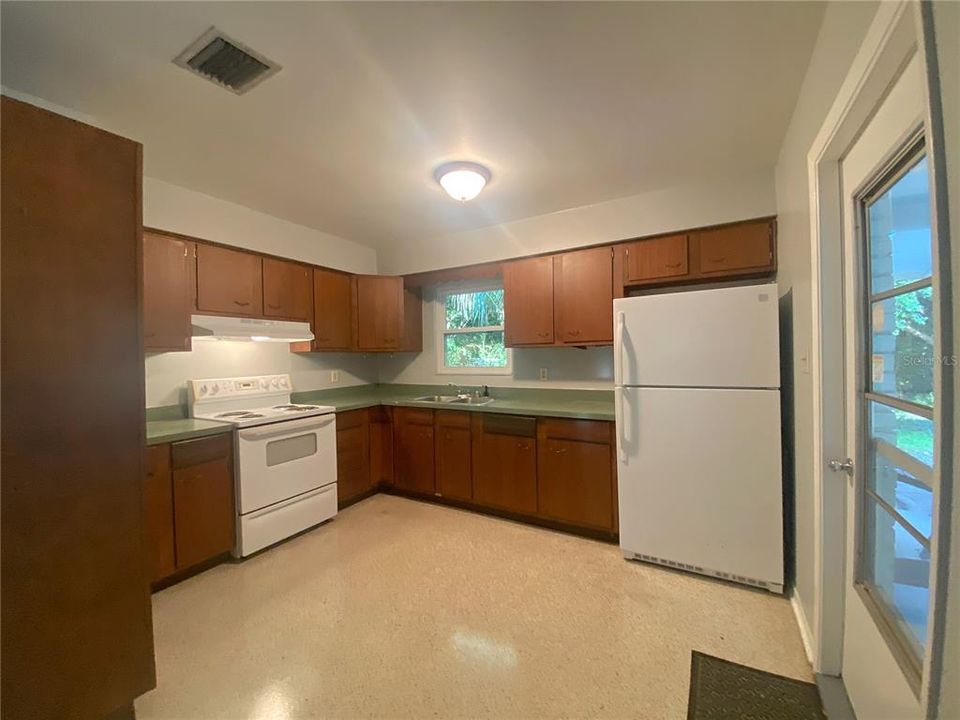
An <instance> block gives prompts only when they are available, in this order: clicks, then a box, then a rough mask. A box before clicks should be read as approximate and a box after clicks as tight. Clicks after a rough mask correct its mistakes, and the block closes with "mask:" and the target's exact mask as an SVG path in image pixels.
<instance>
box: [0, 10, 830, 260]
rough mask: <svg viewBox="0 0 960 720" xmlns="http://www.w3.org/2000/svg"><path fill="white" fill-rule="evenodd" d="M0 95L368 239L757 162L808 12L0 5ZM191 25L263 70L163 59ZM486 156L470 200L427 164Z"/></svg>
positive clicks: (184, 41)
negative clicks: (220, 35) (203, 73)
mask: <svg viewBox="0 0 960 720" xmlns="http://www.w3.org/2000/svg"><path fill="white" fill-rule="evenodd" d="M0 7H2V82H3V85H4V86H5V87H9V88H12V89H14V90H17V91H20V92H24V93H28V94H31V95H35V96H38V97H40V98H43V99H46V100H48V101H50V102H52V103H56V104H59V105H62V106H65V107H68V108H72V109H74V110H77V111H79V112H82V113H86V114H88V115H90V116H93V117H94V118H97V120H98V121H99V122H101V123H102V124H104V125H105V126H108V127H111V128H113V129H115V130H116V131H118V132H121V133H123V134H126V135H128V136H130V137H134V138H137V139H139V140H141V141H142V142H143V143H144V148H145V150H144V162H145V172H146V174H148V175H150V176H153V177H157V178H160V179H163V180H166V181H169V182H172V183H175V184H178V185H182V186H185V187H188V188H192V189H194V190H198V191H201V192H204V193H207V194H209V195H213V196H216V197H220V198H223V199H226V200H231V201H233V202H237V203H241V204H243V205H247V206H249V207H252V208H255V209H258V210H261V211H264V212H267V213H270V214H272V215H276V216H279V217H282V218H285V219H288V220H291V221H294V222H298V223H301V224H303V225H307V226H310V227H313V228H317V229H319V230H323V231H326V232H329V233H333V234H336V235H340V236H342V237H346V238H349V239H352V240H355V241H358V242H361V243H364V244H367V245H371V246H374V247H379V248H386V247H389V246H391V245H393V246H394V248H395V244H396V243H398V242H403V241H404V240H410V239H414V238H424V237H433V236H437V235H442V234H447V233H451V232H457V231H461V230H467V229H472V228H476V227H482V226H487V225H491V224H496V223H500V222H505V221H509V220H515V219H519V218H523V217H529V216H532V215H539V214H543V213H548V212H553V211H556V210H561V209H564V208H569V207H575V206H580V205H586V204H590V203H595V202H599V201H602V200H607V199H611V198H617V197H625V196H628V195H633V194H636V193H640V192H644V191H648V190H652V189H656V188H661V187H668V186H676V185H680V184H683V183H686V182H692V181H695V180H702V179H703V178H704V177H709V178H722V176H723V175H724V174H726V173H742V172H748V171H751V170H754V169H759V168H770V167H772V166H773V165H774V163H775V161H776V156H777V152H778V150H779V147H780V142H781V139H782V137H783V134H784V132H785V130H786V126H787V123H788V121H789V118H790V115H791V113H792V110H793V106H794V102H795V100H796V97H797V93H798V91H799V87H800V83H801V81H802V78H803V75H804V72H805V69H806V66H807V61H808V59H809V55H810V52H811V50H812V47H813V42H814V39H815V36H816V32H817V28H818V26H819V22H820V18H821V16H822V12H823V5H822V4H820V3H809V2H799V3H789V2H748V3H728V2H686V3H684V2H674V3H593V2H587V3H511V2H505V3H460V2H450V3H422V4H421V3H416V4H414V3H382V4H381V3H356V4H333V3H283V2H266V3H263V2H254V3H247V2H238V3H234V2H212V3H166V2H159V3H154V2H116V3H112V2H105V3H86V2H66V3H52V2H4V3H2V6H0ZM211 25H216V26H217V27H219V28H220V29H221V30H223V31H224V32H226V33H227V34H228V35H231V36H232V37H233V38H235V39H236V40H239V41H241V42H244V43H246V44H247V45H249V46H250V47H252V48H253V49H255V50H257V51H259V52H261V53H263V54H264V55H266V56H267V57H269V58H271V59H272V60H275V61H277V62H279V63H280V64H281V65H283V70H282V71H281V72H280V73H279V74H278V75H276V76H275V77H273V78H270V79H268V80H267V81H266V82H265V83H263V84H262V85H260V86H258V87H256V88H254V89H253V90H251V91H250V92H249V93H248V94H246V95H243V96H236V95H234V94H232V93H230V92H228V91H226V90H222V89H220V88H218V87H216V86H215V85H213V84H211V83H208V82H206V81H204V80H202V79H200V78H198V77H196V76H194V75H192V74H190V73H188V72H186V71H184V70H183V69H181V68H179V67H177V66H175V65H174V64H173V63H172V62H171V60H172V59H173V58H174V57H175V56H176V55H177V54H178V53H180V51H181V50H183V49H184V48H185V47H186V46H187V45H188V44H190V43H191V42H193V41H194V40H195V39H196V38H197V37H198V36H199V35H200V34H202V33H203V32H204V31H205V30H207V29H208V28H209V27H210V26H211ZM458 159H466V160H474V161H479V162H482V163H484V164H486V165H487V166H488V167H490V169H491V170H492V172H493V180H492V182H491V184H490V185H489V186H488V188H487V190H485V191H484V193H483V194H482V195H481V196H480V198H479V199H478V200H476V201H474V202H472V203H469V204H465V205H462V204H459V203H456V202H455V201H453V200H451V199H449V198H448V197H447V196H446V195H445V194H444V193H443V191H442V190H441V189H440V187H439V186H438V185H437V184H436V183H435V182H434V180H433V178H432V173H433V170H434V168H435V167H436V166H437V165H439V164H440V163H442V162H444V161H449V160H458Z"/></svg>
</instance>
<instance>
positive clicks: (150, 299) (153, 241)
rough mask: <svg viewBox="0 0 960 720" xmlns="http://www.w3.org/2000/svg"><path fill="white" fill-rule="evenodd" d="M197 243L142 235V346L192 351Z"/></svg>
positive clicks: (170, 237) (147, 234)
mask: <svg viewBox="0 0 960 720" xmlns="http://www.w3.org/2000/svg"><path fill="white" fill-rule="evenodd" d="M194 249H195V245H194V243H192V242H190V241H189V240H182V239H180V238H176V237H172V236H170V235H160V234H159V233H152V232H144V233H143V345H144V349H145V350H147V351H148V352H150V351H164V350H189V349H190V347H191V336H192V327H191V324H190V314H191V313H192V312H193V304H194V251H195V250H194Z"/></svg>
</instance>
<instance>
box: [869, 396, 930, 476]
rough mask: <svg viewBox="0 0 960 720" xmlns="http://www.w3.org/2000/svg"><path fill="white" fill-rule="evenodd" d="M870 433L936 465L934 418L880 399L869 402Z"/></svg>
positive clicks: (919, 458) (927, 462) (920, 459)
mask: <svg viewBox="0 0 960 720" xmlns="http://www.w3.org/2000/svg"><path fill="white" fill-rule="evenodd" d="M867 405H868V412H869V421H870V436H871V438H872V439H873V440H883V441H885V442H888V443H890V444H891V445H893V446H894V447H896V448H898V449H900V450H903V452H905V453H907V454H908V455H911V456H913V457H914V458H916V459H917V460H919V461H920V462H922V463H923V464H924V465H927V466H930V467H932V466H933V422H931V421H930V420H928V419H927V418H925V417H921V416H919V415H914V414H913V413H909V412H906V411H905V410H899V409H897V408H894V407H890V406H889V405H884V404H883V403H878V402H872V401H871V402H868V403H867Z"/></svg>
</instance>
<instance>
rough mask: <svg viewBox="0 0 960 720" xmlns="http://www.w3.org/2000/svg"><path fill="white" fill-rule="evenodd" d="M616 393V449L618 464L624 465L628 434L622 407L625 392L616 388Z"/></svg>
mask: <svg viewBox="0 0 960 720" xmlns="http://www.w3.org/2000/svg"><path fill="white" fill-rule="evenodd" d="M617 392H618V393H619V394H620V397H619V398H617V400H618V402H616V411H617V412H616V423H617V434H618V435H619V437H618V438H617V440H618V442H617V447H618V448H619V455H620V462H621V463H625V462H626V461H627V438H628V437H629V434H628V433H627V432H626V423H625V422H624V419H625V418H626V415H625V413H624V405H625V404H626V402H627V390H626V388H624V387H618V388H617Z"/></svg>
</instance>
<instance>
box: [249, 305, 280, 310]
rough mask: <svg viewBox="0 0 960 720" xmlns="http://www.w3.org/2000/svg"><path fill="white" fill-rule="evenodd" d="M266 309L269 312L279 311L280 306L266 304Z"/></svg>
mask: <svg viewBox="0 0 960 720" xmlns="http://www.w3.org/2000/svg"><path fill="white" fill-rule="evenodd" d="M247 304H248V305H249V303H247ZM267 307H268V308H270V309H271V310H279V309H280V306H279V305H274V304H273V303H267Z"/></svg>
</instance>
